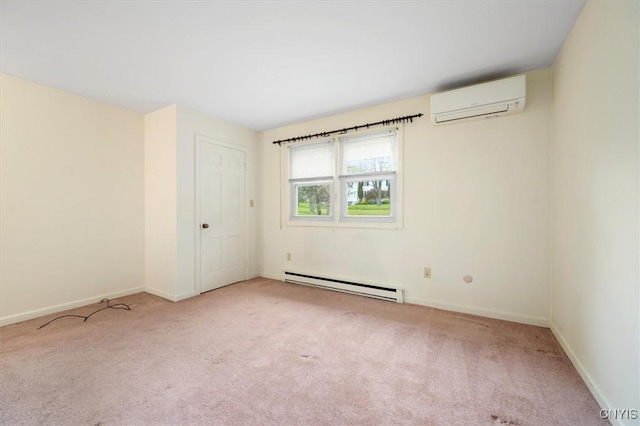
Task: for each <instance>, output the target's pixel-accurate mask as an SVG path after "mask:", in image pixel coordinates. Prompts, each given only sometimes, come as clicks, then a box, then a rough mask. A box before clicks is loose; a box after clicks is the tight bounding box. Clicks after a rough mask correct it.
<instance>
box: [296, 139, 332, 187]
mask: <svg viewBox="0 0 640 426" xmlns="http://www.w3.org/2000/svg"><path fill="white" fill-rule="evenodd" d="M289 149H290V151H289V155H290V157H291V158H290V161H291V170H290V175H289V179H304V178H313V177H327V176H333V143H331V142H321V143H316V144H311V145H301V146H292V147H291V148H289Z"/></svg>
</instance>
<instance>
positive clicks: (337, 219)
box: [280, 124, 404, 230]
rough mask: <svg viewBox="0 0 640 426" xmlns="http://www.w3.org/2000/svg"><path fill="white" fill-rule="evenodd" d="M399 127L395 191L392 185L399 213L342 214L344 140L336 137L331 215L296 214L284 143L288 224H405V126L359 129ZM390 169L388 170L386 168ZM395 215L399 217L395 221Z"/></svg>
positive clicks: (284, 208) (285, 219)
mask: <svg viewBox="0 0 640 426" xmlns="http://www.w3.org/2000/svg"><path fill="white" fill-rule="evenodd" d="M392 129H395V130H396V138H397V139H396V154H397V159H396V170H395V174H396V178H395V191H394V190H393V188H392V192H391V197H392V198H393V199H392V200H391V202H392V203H394V204H395V216H394V218H393V219H390V220H386V219H387V218H384V219H385V220H381V218H380V217H374V218H371V219H365V218H364V217H351V218H346V219H345V218H342V217H341V215H342V213H341V212H342V208H343V207H342V202H343V200H344V201H345V202H346V198H345V196H344V194H342V191H343V188H342V187H341V181H340V177H339V175H340V173H339V171H340V163H339V162H340V155H339V152H338V150H339V149H340V147H339V144H340V142H336V141H334V143H333V147H334V156H333V159H334V177H333V178H332V179H333V186H332V189H333V200H332V201H333V209H334V210H333V212H332V215H331V216H326V217H325V216H308V217H307V216H304V217H303V216H296V217H295V218H294V217H292V212H293V211H294V210H293V209H292V203H293V202H294V201H293V200H291V198H292V197H291V194H292V191H291V184H290V182H289V169H290V163H289V150H288V149H287V148H286V147H285V146H284V145H283V146H282V149H280V165H281V166H280V174H281V176H282V178H281V182H280V184H281V186H280V193H281V203H280V212H281V215H280V219H281V223H282V225H284V226H291V227H312V228H313V227H318V228H336V229H340V228H345V229H388V230H401V229H403V227H404V181H403V177H404V176H403V175H404V173H403V163H404V126H403V125H402V124H399V125H394V126H386V127H380V128H378V129H375V130H371V131H369V132H358V134H359V135H365V134H369V133H371V134H374V133H379V132H382V131H385V130H392ZM313 143H318V141H313V142H309V144H313ZM385 173H386V172H385ZM394 219H395V221H393V220H394Z"/></svg>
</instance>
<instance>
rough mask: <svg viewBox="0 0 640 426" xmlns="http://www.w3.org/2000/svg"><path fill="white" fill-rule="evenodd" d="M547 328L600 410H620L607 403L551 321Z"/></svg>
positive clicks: (621, 422)
mask: <svg viewBox="0 0 640 426" xmlns="http://www.w3.org/2000/svg"><path fill="white" fill-rule="evenodd" d="M549 328H550V329H551V332H552V333H553V335H554V336H555V338H556V340H558V343H560V346H562V350H564V353H566V354H567V356H568V357H569V360H570V361H571V364H573V366H574V367H575V369H576V370H577V371H578V374H579V375H580V377H581V378H582V381H583V382H584V383H585V384H586V385H587V387H588V388H589V391H591V394H592V395H593V397H594V398H595V399H596V401H597V402H598V404H599V405H600V408H608V409H612V408H620V407H613V406H612V405H611V404H610V403H609V401H608V400H607V398H606V397H605V396H604V394H603V393H602V391H601V390H600V388H599V387H598V385H597V384H596V383H595V382H594V381H593V379H591V375H590V374H589V373H588V372H587V370H586V369H585V368H584V366H583V365H582V363H581V362H580V360H579V359H578V357H577V356H576V354H575V352H574V351H573V349H572V348H571V346H570V345H569V343H568V342H567V339H565V338H564V336H563V335H562V333H561V332H560V329H558V326H557V325H556V324H555V323H554V322H553V320H551V321H550V322H549ZM609 421H610V422H611V424H612V425H620V426H624V425H625V424H626V423H625V422H624V421H623V420H622V419H609Z"/></svg>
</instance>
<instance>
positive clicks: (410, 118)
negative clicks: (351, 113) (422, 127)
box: [273, 114, 423, 145]
mask: <svg viewBox="0 0 640 426" xmlns="http://www.w3.org/2000/svg"><path fill="white" fill-rule="evenodd" d="M422 115H423V114H414V115H405V116H404V117H396V118H390V119H388V120H382V121H378V122H375V123H367V124H360V125H358V126H353V127H346V128H344V129H338V130H331V131H329V132H322V133H315V134H313V135H305V136H296V137H295V138H289V139H281V140H279V141H273V143H274V144H276V143H277V144H278V145H280V144H282V143H286V142H298V141H303V140H306V139H311V138H321V137H322V138H326V137H327V136H331V135H333V134H334V133H340V134H343V133H347V132H348V131H349V130H355V131H356V132H357V131H358V129H363V128H365V127H366V128H367V129H368V128H369V127H373V126H380V125H382V126H387V125H392V124H399V123H406V122H407V121H408V122H410V123H413V119H414V118H418V117H422Z"/></svg>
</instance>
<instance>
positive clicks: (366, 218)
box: [340, 172, 398, 222]
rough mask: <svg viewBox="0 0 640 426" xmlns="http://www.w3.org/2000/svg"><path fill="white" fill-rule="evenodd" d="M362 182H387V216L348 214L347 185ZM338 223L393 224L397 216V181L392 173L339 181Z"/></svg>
mask: <svg viewBox="0 0 640 426" xmlns="http://www.w3.org/2000/svg"><path fill="white" fill-rule="evenodd" d="M363 181H389V188H388V189H387V191H389V215H355V214H349V205H350V204H349V202H348V198H349V194H348V189H347V188H348V185H349V184H350V183H358V182H363ZM340 198H341V205H340V221H344V222H395V221H396V216H397V211H398V209H397V204H396V203H397V179H396V174H395V172H394V173H382V174H374V173H369V174H365V175H358V176H349V177H344V178H341V179H340Z"/></svg>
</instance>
